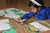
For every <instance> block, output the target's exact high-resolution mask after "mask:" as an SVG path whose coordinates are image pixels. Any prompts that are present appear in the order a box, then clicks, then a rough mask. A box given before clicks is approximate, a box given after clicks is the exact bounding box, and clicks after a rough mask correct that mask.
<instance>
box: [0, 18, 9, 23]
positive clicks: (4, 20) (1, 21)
mask: <svg viewBox="0 0 50 33" xmlns="http://www.w3.org/2000/svg"><path fill="white" fill-rule="evenodd" d="M7 22H9V19H1V20H0V23H7Z"/></svg>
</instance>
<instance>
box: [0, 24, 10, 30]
mask: <svg viewBox="0 0 50 33" xmlns="http://www.w3.org/2000/svg"><path fill="white" fill-rule="evenodd" d="M9 29H10V26H9V24H7V23H0V31H3V30H9Z"/></svg>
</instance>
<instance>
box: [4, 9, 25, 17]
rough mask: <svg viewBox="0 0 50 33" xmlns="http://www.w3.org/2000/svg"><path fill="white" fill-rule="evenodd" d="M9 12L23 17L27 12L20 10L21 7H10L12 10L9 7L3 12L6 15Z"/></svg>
mask: <svg viewBox="0 0 50 33" xmlns="http://www.w3.org/2000/svg"><path fill="white" fill-rule="evenodd" d="M9 13H12V14H14V15H16V16H20V17H22V16H23V15H24V14H25V13H24V10H20V9H10V10H9V9H8V10H5V11H4V12H3V14H4V15H7V14H9Z"/></svg>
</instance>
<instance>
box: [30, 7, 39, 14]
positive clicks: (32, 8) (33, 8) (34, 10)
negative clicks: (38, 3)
mask: <svg viewBox="0 0 50 33" xmlns="http://www.w3.org/2000/svg"><path fill="white" fill-rule="evenodd" d="M30 8H31V11H32V12H34V13H36V12H38V9H37V8H35V7H30Z"/></svg>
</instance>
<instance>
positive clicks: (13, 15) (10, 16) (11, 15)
mask: <svg viewBox="0 0 50 33" xmlns="http://www.w3.org/2000/svg"><path fill="white" fill-rule="evenodd" d="M4 17H8V18H14V19H15V18H20V16H16V15H15V14H12V13H9V14H6V15H5V16H4Z"/></svg>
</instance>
